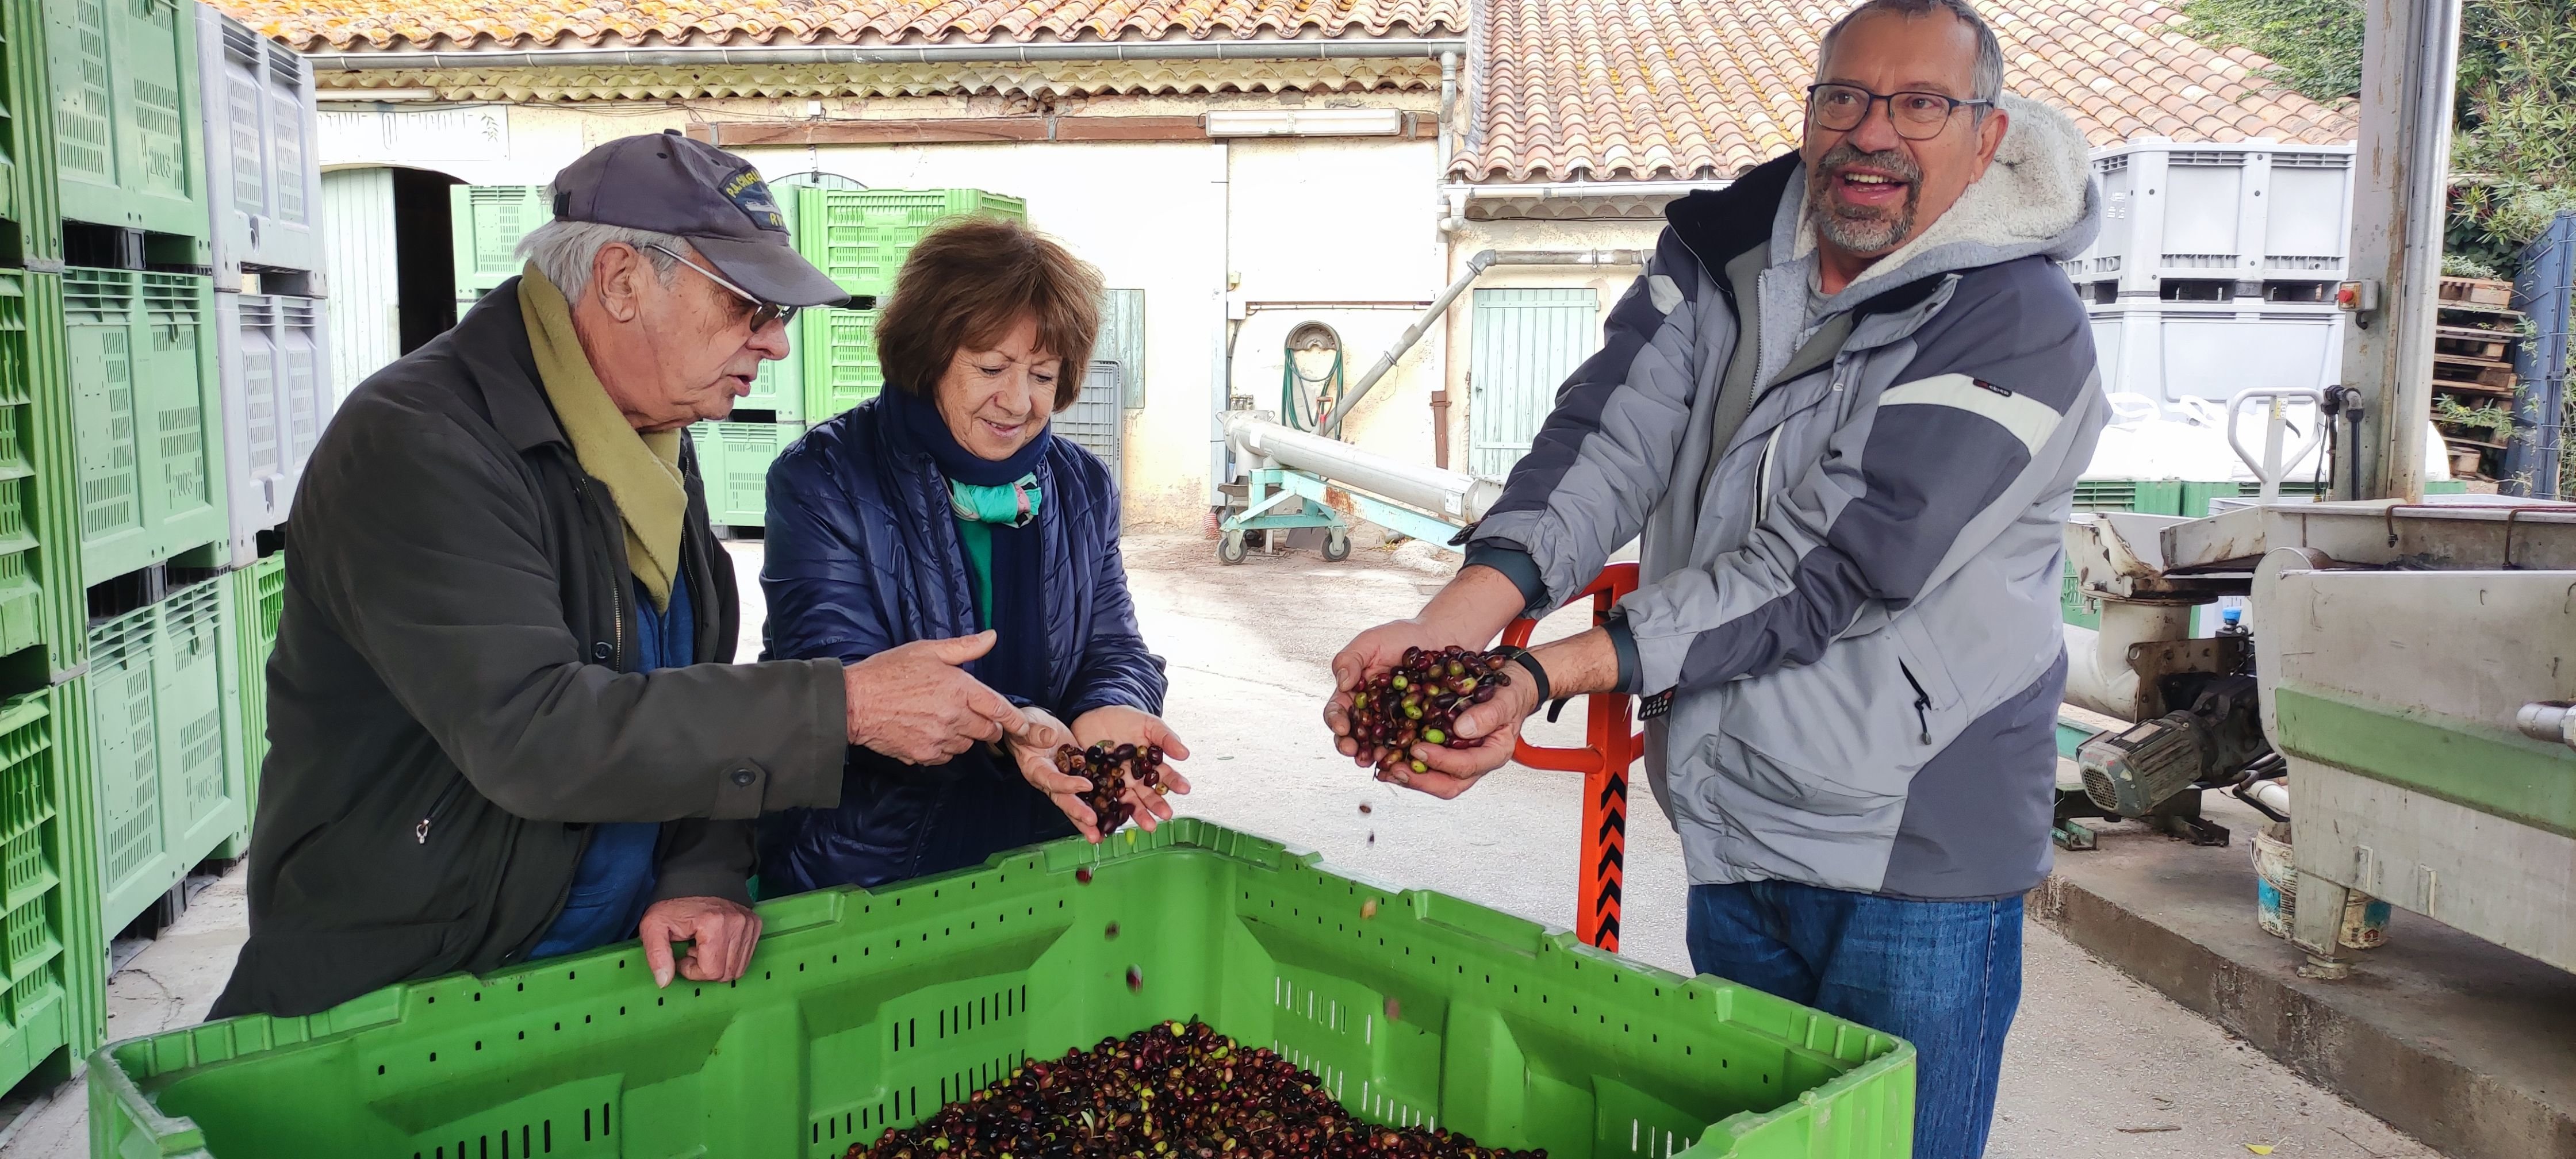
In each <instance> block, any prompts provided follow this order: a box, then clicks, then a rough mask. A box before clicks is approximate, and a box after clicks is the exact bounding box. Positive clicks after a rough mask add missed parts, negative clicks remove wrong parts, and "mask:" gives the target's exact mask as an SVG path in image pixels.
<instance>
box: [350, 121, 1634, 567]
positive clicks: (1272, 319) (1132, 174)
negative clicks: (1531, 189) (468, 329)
mask: <svg viewBox="0 0 2576 1159" xmlns="http://www.w3.org/2000/svg"><path fill="white" fill-rule="evenodd" d="M986 100H988V99H986V98H971V99H970V98H944V97H943V98H920V99H917V100H909V101H901V102H897V101H887V100H876V101H868V102H856V101H851V102H842V101H827V102H819V103H817V102H808V101H804V100H781V101H737V102H721V103H707V104H702V105H700V106H699V107H697V108H695V109H692V108H685V107H677V106H667V105H663V104H658V103H645V102H636V103H632V104H627V103H608V102H595V103H579V104H564V105H518V106H508V107H506V109H502V110H500V111H502V112H503V113H504V115H503V116H502V117H501V118H500V121H501V131H500V132H499V133H498V134H497V135H491V134H487V135H486V136H485V138H484V139H485V140H487V141H490V142H491V146H490V147H488V148H484V149H479V150H478V149H471V148H460V149H456V150H453V151H454V152H456V153H458V154H460V155H459V156H455V157H449V158H430V157H415V158H412V159H411V162H410V163H412V164H415V165H418V166H420V167H423V168H434V169H437V170H439V171H442V172H446V173H449V174H451V175H453V176H455V177H458V178H459V179H461V180H464V181H467V182H469V183H474V184H541V183H543V182H545V181H547V180H548V179H550V178H551V177H552V176H553V175H554V173H555V172H556V171H557V170H559V169H561V168H562V167H563V166H564V165H565V164H567V163H569V162H570V161H571V160H572V159H574V158H575V157H578V156H580V155H581V154H582V153H583V152H584V151H586V150H588V149H589V148H590V147H592V146H594V145H597V144H599V143H601V142H604V141H607V140H611V139H614V138H616V137H620V136H625V135H628V134H632V133H647V132H658V131H660V130H662V129H665V128H682V127H684V126H686V125H687V124H688V123H689V122H691V121H692V120H698V119H706V118H709V117H716V116H723V117H737V116H745V115H759V116H771V117H805V116H812V115H817V114H819V115H821V116H823V117H825V118H827V119H828V118H837V117H844V116H865V117H869V118H882V117H893V116H907V117H938V116H959V115H973V114H975V113H979V112H985V111H988V110H986V109H984V108H983V106H982V105H981V104H979V103H978V101H986ZM1434 100H1435V98H1434V97H1433V96H1432V95H1431V94H1423V93H1400V94H1398V93H1367V94H1345V95H1336V96H1334V97H1331V98H1329V99H1317V100H1314V101H1313V102H1312V103H1313V104H1316V105H1334V106H1365V107H1381V108H1382V107H1401V108H1414V109H1417V111H1420V110H1421V109H1425V108H1427V107H1428V106H1429V105H1430V104H1431V103H1432V102H1433V101H1434ZM1128 103H1132V104H1134V105H1135V107H1134V108H1133V109H1132V110H1129V109H1125V108H1122V109H1121V110H1120V111H1122V112H1126V111H1133V112H1139V113H1177V112H1184V111H1201V110H1204V109H1206V108H1209V107H1211V106H1235V105H1251V104H1262V105H1267V104H1272V103H1277V104H1288V105H1295V104H1303V103H1307V101H1306V100H1305V99H1304V98H1300V97H1298V96H1296V94H1286V95H1283V96H1276V97H1274V96H1268V95H1246V96H1234V95H1229V96H1225V97H1217V98H1209V97H1196V98H1154V99H1150V100H1136V101H1133V102H1128ZM991 111H998V110H991ZM1088 111H1091V112H1095V113H1096V112H1099V111H1102V110H1099V109H1097V108H1094V109H1091V110H1088ZM331 137H332V135H331V134H327V133H326V134H325V144H326V146H327V145H328V143H329V141H330V140H331ZM740 151H741V152H742V153H743V155H744V156H746V157H747V158H749V159H750V160H752V161H753V162H754V163H755V164H757V165H759V166H760V167H761V170H762V172H763V173H765V174H768V175H769V176H771V177H783V176H787V175H789V174H794V173H802V172H806V171H808V170H813V169H818V168H819V169H821V170H823V171H825V172H829V173H836V174H840V175H843V176H847V177H851V178H854V179H856V180H858V181H860V182H862V183H864V184H867V185H871V186H880V187H888V188H940V187H971V188H980V189H987V190H991V191H994V192H997V193H1006V194H1010V195H1013V196H1018V197H1022V198H1025V199H1027V201H1028V204H1029V216H1030V221H1031V224H1033V225H1034V226H1036V227H1037V228H1038V229H1040V230H1043V231H1045V232H1047V233H1049V234H1052V235H1054V236H1055V237H1057V238H1059V239H1061V240H1063V241H1064V242H1065V243H1066V244H1067V245H1068V246H1070V247H1071V248H1072V249H1073V250H1074V252H1075V253H1076V254H1078V255H1079V256H1081V257H1083V258H1084V259H1086V260H1088V261H1091V262H1092V263H1094V264H1095V265H1098V266H1099V267H1100V269H1101V273H1102V275H1103V277H1104V278H1105V279H1106V281H1107V283H1108V285H1110V286H1113V287H1118V288H1129V289H1140V290H1143V291H1145V310H1146V323H1145V342H1146V359H1145V380H1146V391H1145V403H1146V405H1145V407H1144V409H1142V410H1140V411H1130V412H1129V413H1128V429H1127V432H1126V436H1127V443H1126V445H1127V453H1126V456H1125V458H1126V461H1125V465H1124V468H1123V474H1124V479H1123V485H1124V488H1125V493H1126V504H1125V506H1126V513H1127V518H1128V519H1129V521H1131V522H1134V523H1139V524H1144V523H1162V524H1183V525H1196V524H1197V523H1199V522H1200V521H1201V520H1202V519H1203V518H1204V516H1205V512H1206V510H1207V507H1208V495H1209V486H1210V481H1209V475H1210V470H1211V460H1212V458H1213V455H1212V451H1213V450H1214V445H1215V444H1214V437H1215V435H1216V430H1215V427H1214V421H1213V418H1212V416H1213V414H1214V413H1215V411H1216V410H1218V409H1220V408H1221V407H1222V406H1223V405H1224V403H1225V397H1224V396H1223V395H1220V394H1219V393H1218V392H1217V391H1215V390H1213V389H1212V388H1213V387H1215V386H1216V385H1217V382H1218V379H1219V378H1220V377H1223V376H1225V375H1226V372H1227V366H1226V363H1227V357H1226V355H1227V350H1226V339H1227V337H1228V333H1229V326H1231V329H1232V333H1231V337H1232V365H1231V375H1230V378H1229V379H1228V381H1227V383H1226V385H1227V386H1228V388H1229V389H1228V391H1227V392H1226V393H1227V394H1230V395H1240V396H1248V397H1250V398H1251V399H1252V400H1253V402H1254V405H1256V406H1258V407H1262V408H1265V409H1267V408H1271V407H1275V406H1276V405H1277V403H1278V394H1279V379H1280V369H1281V357H1282V351H1281V345H1282V342H1283V340H1284V339H1285V337H1286V335H1287V333H1288V331H1289V330H1290V329H1292V328H1293V327H1295V326H1296V325H1297V324H1299V323H1300V322H1303V321H1308V320H1316V321H1322V322H1324V323H1326V324H1328V325H1331V326H1332V327H1333V328H1334V329H1335V330H1336V331H1337V332H1338V333H1339V334H1340V336H1341V338H1342V343H1343V349H1344V351H1345V365H1346V368H1347V369H1346V373H1347V376H1348V380H1349V381H1350V382H1351V383H1353V384H1356V383H1357V381H1358V380H1359V378H1360V376H1361V375H1362V374H1364V373H1365V372H1366V371H1367V369H1368V367H1369V366H1370V365H1371V364H1373V363H1374V362H1376V360H1377V359H1378V357H1379V356H1380V355H1381V354H1383V353H1384V352H1385V351H1386V350H1387V349H1388V348H1389V347H1391V346H1392V345H1393V344H1394V342H1395V340H1396V339H1397V338H1398V337H1399V336H1400V335H1401V334H1402V332H1403V330H1404V329H1405V327H1406V326H1408V325H1410V324H1411V323H1412V322H1413V320H1414V319H1415V318H1416V317H1417V316H1418V315H1419V313H1420V311H1421V309H1422V308H1423V307H1424V306H1425V305H1427V304H1428V302H1429V301H1430V299H1431V298H1432V297H1433V296H1434V295H1436V294H1437V293H1438V292H1439V290H1440V288H1441V287H1442V286H1444V285H1445V284H1447V282H1448V281H1449V280H1450V279H1451V278H1452V277H1454V276H1455V274H1456V273H1457V272H1459V271H1460V270H1462V269H1463V265H1464V262H1465V261H1466V259H1467V257H1468V256H1469V255H1471V254H1473V253H1475V252H1476V251H1478V250H1480V249H1487V248H1494V249H1599V248H1646V247H1651V246H1652V245H1653V244H1654V238H1655V235H1656V232H1657V231H1658V230H1659V229H1660V227H1661V222H1660V220H1644V221H1633V220H1611V221H1571V222H1532V221H1494V222H1469V223H1468V224H1467V226H1466V227H1465V228H1464V229H1463V230H1461V231H1460V232H1459V233H1458V234H1457V235H1456V236H1455V237H1454V238H1447V237H1444V236H1443V235H1442V234H1441V233H1440V232H1439V231H1438V228H1437V223H1438V221H1439V218H1440V215H1441V213H1442V212H1443V210H1442V208H1441V206H1440V205H1439V203H1438V201H1437V198H1436V195H1435V192H1436V187H1437V181H1438V164H1437V162H1438V157H1437V152H1438V146H1437V144H1436V143H1435V142H1434V141H1431V140H1427V139H1426V140H1403V139H1386V138H1273V139H1237V140H1234V141H1230V142H1214V143H1210V142H1013V143H998V142H997V143H975V144H933V145H825V146H817V147H803V146H798V147H785V148H745V149H742V150H740ZM463 154H477V155H463ZM373 160H375V158H372V157H364V156H358V155H349V156H333V155H330V154H328V153H326V154H325V155H324V156H323V157H322V161H323V163H324V164H325V165H326V166H327V165H335V164H336V165H346V164H352V163H361V162H366V161H373ZM1636 273H1637V271H1636V270H1634V269H1626V268H1618V269H1602V268H1580V267H1527V266H1505V267H1497V268H1496V269H1494V270H1492V271H1490V272H1488V273H1487V274H1486V275H1485V277H1484V278H1483V279H1481V280H1480V281H1479V282H1478V283H1477V285H1478V286H1480V287H1485V288H1511V287H1572V286H1588V287H1591V288H1593V289H1594V290H1595V292H1596V295H1597V298H1598V300H1599V302H1600V306H1601V309H1602V310H1603V311H1604V312H1605V313H1606V312H1607V310H1608V309H1609V307H1610V306H1611V305H1612V304H1613V303H1615V302H1616V301H1617V300H1618V298H1619V295H1620V294H1621V293H1623V292H1624V291H1625V290H1626V288H1627V285H1628V283H1629V281H1631V280H1632V279H1633V278H1634V277H1635V276H1636ZM1471 302H1472V297H1462V298H1461V299H1460V300H1459V301H1458V303H1457V304H1456V305H1455V306H1453V307H1452V309H1451V310H1450V312H1449V314H1448V316H1447V317H1446V318H1445V319H1444V320H1442V321H1441V322H1440V323H1438V324H1435V325H1434V326H1432V327H1431V329H1430V331H1429V332H1428V333H1427V334H1426V335H1425V336H1424V337H1423V339H1422V340H1421V341H1420V342H1419V343H1417V344H1415V345H1414V346H1413V347H1412V348H1411V349H1410V350H1409V351H1407V352H1406V353H1405V355H1404V357H1403V358H1402V359H1401V360H1400V361H1399V362H1398V363H1397V365H1396V367H1395V368H1394V370H1393V371H1391V372H1390V373H1389V374H1388V375H1387V376H1386V377H1385V378H1384V379H1383V380H1382V381H1381V382H1380V383H1379V384H1378V385H1377V387H1376V388H1375V389H1374V390H1373V391H1372V392H1371V394H1370V395H1369V397H1368V399H1367V401H1365V402H1364V403H1363V404H1362V405H1361V406H1360V407H1359V408H1358V409H1357V410H1355V411H1354V412H1353V413H1352V415H1351V418H1350V420H1349V424H1348V427H1349V433H1350V435H1351V437H1352V439H1353V440H1354V441H1355V442H1357V443H1358V444H1360V445H1361V446H1363V447H1366V448H1368V449H1370V450H1374V451H1378V452H1380V453H1384V454H1388V455H1393V456H1397V457H1401V458H1405V459H1408V460H1411V461H1415V462H1421V463H1430V462H1432V461H1433V458H1434V436H1433V431H1432V425H1433V419H1432V414H1433V412H1432V409H1431V396H1432V392H1433V391H1434V390H1435V389H1440V388H1442V387H1444V386H1445V388H1446V389H1447V392H1448V397H1449V400H1450V408H1449V425H1450V432H1449V452H1450V454H1449V458H1450V462H1451V464H1452V466H1453V467H1458V466H1463V464H1464V463H1465V462H1466V457H1467V446H1468V443H1467V438H1468V430H1469V421H1468V414H1467V411H1468V407H1469V405H1470V403H1469V397H1470V396H1469V391H1468V384H1467V382H1466V371H1467V366H1466V355H1465V351H1467V350H1468V349H1469V347H1468V344H1467V334H1468V329H1467V328H1468V324H1469V316H1470V312H1471V309H1470V304H1471ZM1452 352H1456V353H1455V354H1454V355H1453V353H1452Z"/></svg>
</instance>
